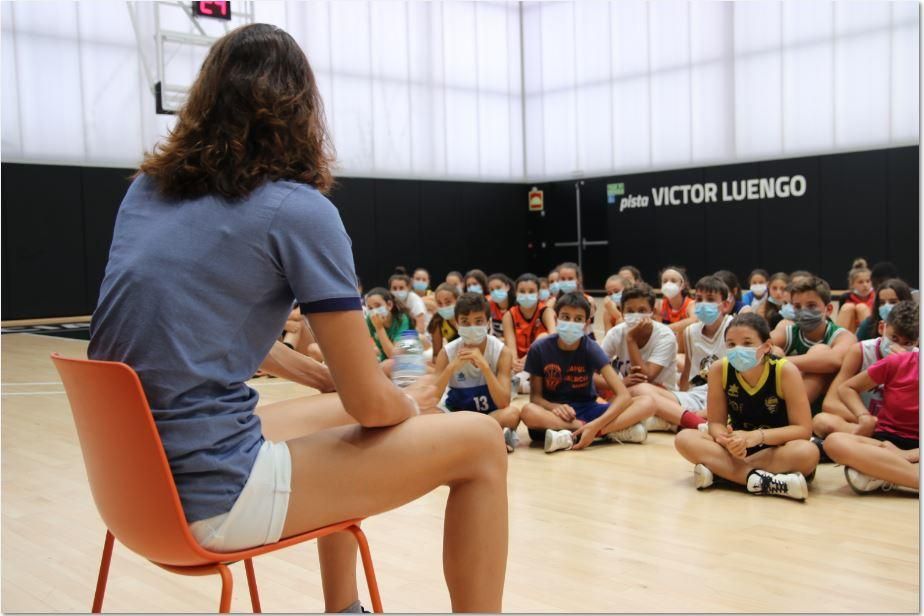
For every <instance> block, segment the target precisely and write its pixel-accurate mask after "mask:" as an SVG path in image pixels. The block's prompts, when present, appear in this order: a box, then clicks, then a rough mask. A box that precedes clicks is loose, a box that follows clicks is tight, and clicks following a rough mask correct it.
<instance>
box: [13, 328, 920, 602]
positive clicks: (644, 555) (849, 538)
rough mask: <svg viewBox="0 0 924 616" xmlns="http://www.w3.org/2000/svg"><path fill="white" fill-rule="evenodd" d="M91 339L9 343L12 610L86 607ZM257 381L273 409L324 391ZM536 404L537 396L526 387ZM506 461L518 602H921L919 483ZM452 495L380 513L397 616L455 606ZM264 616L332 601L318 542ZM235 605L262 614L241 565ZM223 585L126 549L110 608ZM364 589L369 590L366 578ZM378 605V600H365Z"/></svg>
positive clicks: (510, 569)
mask: <svg viewBox="0 0 924 616" xmlns="http://www.w3.org/2000/svg"><path fill="white" fill-rule="evenodd" d="M86 344H87V343H86V342H84V341H79V340H71V339H65V338H52V337H47V336H37V335H32V334H14V335H5V336H3V338H2V382H3V385H2V401H3V405H2V555H0V556H2V563H3V567H2V605H0V608H2V610H3V612H87V611H89V607H90V602H91V596H92V593H93V589H94V586H95V581H96V574H97V567H98V566H99V558H100V552H101V548H102V542H103V535H104V533H105V529H104V527H103V525H102V523H101V522H100V520H99V517H98V515H97V513H96V510H95V508H94V505H93V501H92V498H91V496H90V492H89V488H88V486H87V483H86V476H85V473H84V468H83V462H82V459H81V455H80V448H79V445H78V443H77V440H76V434H75V431H74V426H73V422H72V420H71V417H70V411H69V408H68V405H67V399H66V398H65V396H64V393H63V388H62V387H61V385H60V382H59V379H58V376H57V373H56V372H55V371H54V368H53V367H52V365H51V362H50V361H49V359H48V355H49V353H51V352H52V351H59V352H61V353H63V354H65V355H70V356H75V357H78V356H79V357H83V356H85V353H86ZM252 385H253V386H254V387H255V388H256V389H258V390H259V391H260V393H261V396H262V400H263V401H266V402H272V401H277V400H282V399H286V398H290V397H295V396H299V395H306V393H310V390H306V389H305V388H303V387H301V386H298V385H294V384H291V383H286V382H284V381H282V380H280V379H266V378H263V379H257V380H255V381H253V382H252ZM520 400H521V401H523V400H525V397H520ZM520 435H521V439H522V441H523V443H521V446H520V448H519V449H518V450H517V451H516V453H514V454H513V455H511V456H510V458H509V460H510V470H509V487H510V551H509V560H508V566H507V583H506V593H505V596H504V609H505V610H506V611H509V612H918V611H919V610H920V600H919V566H920V564H919V557H920V547H919V504H918V498H917V494H916V493H909V492H901V493H894V492H893V493H890V494H875V495H868V496H862V497H860V496H856V495H854V494H853V493H852V492H851V491H850V489H849V488H848V487H847V484H846V483H845V482H844V475H843V469H842V468H840V467H834V466H833V465H830V464H827V465H822V466H821V467H819V469H818V473H817V477H816V479H815V481H814V483H813V485H812V487H811V496H810V498H809V500H808V502H807V503H804V504H803V503H798V502H794V501H790V500H786V499H782V498H774V497H755V496H750V495H748V494H744V493H739V492H736V491H732V490H728V489H712V490H709V491H705V492H697V491H696V490H695V489H694V488H693V485H692V482H693V479H692V467H691V465H690V464H688V463H687V462H686V461H684V460H683V459H682V458H681V457H680V456H679V455H678V454H677V453H676V452H675V451H674V448H673V443H672V441H673V435H672V434H670V433H654V434H652V435H650V436H649V438H648V441H647V442H646V443H645V444H643V445H615V444H604V445H599V446H594V447H592V448H590V449H589V450H586V451H583V452H560V453H556V454H554V455H545V454H544V453H543V452H542V449H541V448H530V447H529V446H528V443H529V440H528V437H527V436H526V431H525V429H523V428H522V427H521V429H520ZM446 494H447V491H446V489H441V490H437V491H435V492H433V493H431V494H429V495H427V496H426V497H424V498H422V499H420V500H418V501H416V502H414V503H411V504H409V505H407V506H405V507H402V508H400V509H398V510H395V511H392V512H389V513H386V514H383V515H381V516H378V517H376V518H372V519H370V520H368V521H367V522H366V523H365V524H364V529H365V530H366V533H367V534H368V537H369V541H370V544H371V546H372V553H373V558H374V560H375V564H376V569H377V573H378V577H379V584H380V586H381V590H382V597H383V602H384V605H385V609H386V610H387V611H390V612H446V611H449V608H450V604H449V596H448V593H447V591H446V586H445V583H444V581H443V576H442V568H441V545H442V520H443V507H444V505H445V501H446ZM255 568H256V572H257V577H258V580H259V582H260V584H261V596H262V600H263V607H264V609H265V610H266V611H267V612H318V611H320V610H321V609H323V602H322V595H321V586H320V577H319V574H318V564H317V556H316V549H315V545H314V544H313V543H311V544H308V545H305V546H299V547H296V548H292V549H288V550H284V551H282V552H280V553H278V554H274V555H269V556H263V557H260V558H258V559H257V560H256V561H255ZM232 570H233V572H234V576H235V592H234V599H233V602H232V610H235V611H242V612H248V611H250V602H249V599H248V595H247V586H246V581H245V579H244V574H243V568H242V567H241V566H240V565H235V566H234V567H232ZM218 588H219V583H218V579H217V578H186V577H181V576H176V575H171V574H169V573H166V572H165V571H162V570H161V569H159V568H157V567H155V566H153V565H150V564H148V563H146V562H145V561H143V560H142V559H141V558H139V557H137V556H135V555H133V554H131V553H129V552H128V551H127V550H126V549H125V548H123V547H121V546H120V545H118V544H117V545H116V549H115V554H114V558H113V562H112V569H111V572H110V578H109V587H108V591H107V596H106V603H105V606H104V607H105V610H106V611H111V612H214V611H215V610H216V608H217V602H218V592H219V591H218ZM360 593H361V597H365V591H364V590H363V589H362V585H360ZM365 605H367V606H368V605H369V603H368V598H367V597H366V598H365Z"/></svg>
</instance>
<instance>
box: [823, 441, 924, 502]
mask: <svg viewBox="0 0 924 616" xmlns="http://www.w3.org/2000/svg"><path fill="white" fill-rule="evenodd" d="M825 453H827V454H828V456H829V457H830V458H831V459H832V460H834V461H835V462H837V463H838V464H843V465H844V466H849V467H851V468H853V469H856V470H858V471H860V472H861V473H863V474H865V475H869V476H870V477H875V478H877V479H884V480H885V481H888V482H889V483H894V484H896V485H900V486H905V487H906V488H914V489H915V490H917V489H918V485H919V479H918V465H917V464H915V463H913V462H909V461H908V460H906V459H905V458H904V457H902V455H901V453H900V450H899V449H897V448H894V447H890V446H889V445H887V444H886V443H884V442H882V441H877V440H876V439H872V438H867V437H865V436H858V435H856V434H844V433H837V434H832V435H831V436H829V437H828V438H827V439H826V440H825Z"/></svg>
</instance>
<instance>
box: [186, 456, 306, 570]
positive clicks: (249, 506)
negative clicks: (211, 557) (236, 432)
mask: <svg viewBox="0 0 924 616" xmlns="http://www.w3.org/2000/svg"><path fill="white" fill-rule="evenodd" d="M291 486H292V456H291V455H290V454H289V447H288V445H286V444H285V443H284V442H283V443H273V442H271V441H264V442H263V445H261V446H260V451H259V453H257V460H256V461H255V462H254V464H253V468H252V469H251V470H250V477H248V478H247V483H245V484H244V489H243V490H242V491H241V494H240V496H238V497H237V500H236V501H235V502H234V506H232V507H231V511H229V512H227V513H222V514H219V515H216V516H214V517H211V518H207V519H205V520H199V521H198V522H193V523H192V524H190V525H189V530H190V531H192V535H193V537H195V538H196V541H198V542H199V544H200V545H201V546H202V547H204V548H205V549H207V550H211V551H213V552H233V551H235V550H243V549H246V548H253V547H257V546H260V545H264V544H267V543H275V542H277V541H279V538H280V537H281V536H282V527H283V525H284V524H285V521H286V513H287V512H288V510H289V493H290V492H291V491H292V487H291Z"/></svg>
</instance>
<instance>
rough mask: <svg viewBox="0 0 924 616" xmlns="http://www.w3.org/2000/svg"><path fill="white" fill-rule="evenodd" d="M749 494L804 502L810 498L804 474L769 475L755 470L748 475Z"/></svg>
mask: <svg viewBox="0 0 924 616" xmlns="http://www.w3.org/2000/svg"><path fill="white" fill-rule="evenodd" d="M747 486H748V492H750V493H751V494H761V495H767V494H773V495H776V496H787V497H789V498H794V499H796V500H801V501H804V500H805V499H806V497H807V496H808V483H806V481H805V477H803V476H802V473H775V474H774V473H768V472H767V471H762V470H760V469H754V470H753V471H751V473H750V474H749V475H748V483H747Z"/></svg>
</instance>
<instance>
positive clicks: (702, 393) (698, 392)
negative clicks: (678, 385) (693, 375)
mask: <svg viewBox="0 0 924 616" xmlns="http://www.w3.org/2000/svg"><path fill="white" fill-rule="evenodd" d="M708 389H709V386H708V385H697V386H696V387H691V388H690V389H688V390H687V391H672V392H671V393H672V394H674V397H675V398H677V402H679V403H680V407H681V408H682V409H683V410H685V411H702V410H704V409H705V408H706V391H707V390H708Z"/></svg>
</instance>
